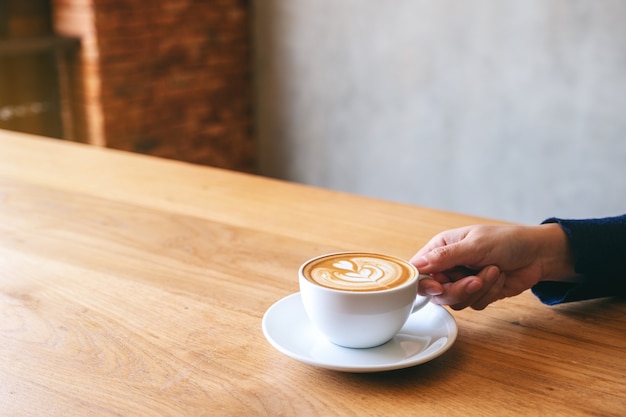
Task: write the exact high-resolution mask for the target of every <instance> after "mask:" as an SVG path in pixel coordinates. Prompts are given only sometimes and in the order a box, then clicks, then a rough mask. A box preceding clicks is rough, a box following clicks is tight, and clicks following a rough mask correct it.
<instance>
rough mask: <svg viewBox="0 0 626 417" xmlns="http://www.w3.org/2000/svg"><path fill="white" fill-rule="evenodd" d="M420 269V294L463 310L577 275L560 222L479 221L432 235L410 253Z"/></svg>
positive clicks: (477, 308) (482, 307) (483, 306)
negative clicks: (498, 222) (517, 224)
mask: <svg viewBox="0 0 626 417" xmlns="http://www.w3.org/2000/svg"><path fill="white" fill-rule="evenodd" d="M410 262H411V263H413V264H414V265H415V266H416V267H417V268H418V269H419V271H420V273H422V274H429V275H431V277H432V279H424V280H421V281H420V283H419V292H420V294H422V295H425V294H429V295H432V296H433V302H435V303H437V304H446V305H450V306H451V307H452V308H453V309H456V310H460V309H463V308H466V307H471V308H473V309H476V310H482V309H484V308H485V307H487V306H488V305H489V304H491V303H492V302H494V301H497V300H499V299H502V298H505V297H511V296H514V295H517V294H520V293H521V292H523V291H525V290H526V289H528V288H530V287H532V286H533V285H534V284H536V283H537V282H538V281H540V280H547V279H553V280H560V279H565V278H568V277H570V276H572V275H574V272H573V257H572V255H571V250H570V249H569V244H568V242H567V237H566V236H565V234H564V232H563V231H562V230H561V228H560V226H558V225H556V224H546V225H541V226H513V225H477V226H468V227H463V228H459V229H453V230H448V231H445V232H442V233H439V234H438V235H436V236H435V237H433V238H432V239H431V240H430V242H428V243H427V244H426V246H424V247H423V248H422V249H420V250H419V251H418V252H417V253H416V254H415V255H414V256H413V258H411V261H410Z"/></svg>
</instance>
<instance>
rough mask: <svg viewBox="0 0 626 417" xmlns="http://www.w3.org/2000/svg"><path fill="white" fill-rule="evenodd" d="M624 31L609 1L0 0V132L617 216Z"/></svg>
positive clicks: (440, 195) (559, 212)
mask: <svg viewBox="0 0 626 417" xmlns="http://www.w3.org/2000/svg"><path fill="white" fill-rule="evenodd" d="M625 20H626V3H625V2H623V1H621V0H603V1H597V0H510V1H507V2H502V1H499V0H439V1H437V2H432V1H426V0H390V1H386V2H380V1H374V0H370V1H366V0H360V1H357V0H339V1H337V0H297V1H293V0H256V1H244V0H214V1H199V0H196V1H194V0H170V1H154V2H145V1H142V0H0V128H4V129H13V130H22V131H30V132H31V133H36V134H42V135H45V136H53V137H63V138H64V139H67V140H76V141H81V142H87V143H92V144H94V145H97V146H109V147H113V148H119V149H126V150H131V151H136V152H142V153H147V154H153V155H157V156H162V157H167V158H174V159H179V160H184V161H189V162H193V163H201V164H207V165H212V166H219V167H223V168H227V169H234V170H239V171H244V172H254V173H259V174H262V175H267V176H272V177H276V178H281V179H286V180H290V181H297V182H302V183H306V184H311V185H315V186H320V187H325V188H331V189H336V190H341V191H347V192H353V193H358V194H363V195H367V196H371V197H376V198H382V199H387V200H392V201H399V202H408V203H413V204H418V205H423V206H428V207H434V208H438V209H444V210H450V211H458V212H462V213H467V214H474V215H478V216H485V217H493V218H497V219H502V220H510V221H515V222H521V223H538V222H540V221H541V220H543V219H544V218H546V217H549V216H553V215H555V216H561V217H595V216H608V215H613V214H621V213H624V212H626V209H625V208H626V25H624V24H623V22H624V21H625ZM0 152H1V144H0ZM366 209H367V208H364V210H366Z"/></svg>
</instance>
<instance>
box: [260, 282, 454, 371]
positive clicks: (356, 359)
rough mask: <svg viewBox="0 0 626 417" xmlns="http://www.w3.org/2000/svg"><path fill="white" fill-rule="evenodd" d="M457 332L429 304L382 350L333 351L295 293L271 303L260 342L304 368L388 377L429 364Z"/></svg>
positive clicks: (450, 321)
mask: <svg viewBox="0 0 626 417" xmlns="http://www.w3.org/2000/svg"><path fill="white" fill-rule="evenodd" d="M457 331H458V330H457V326H456V322H455V321H454V318H453V317H452V315H451V314H450V313H449V312H448V311H447V310H446V309H444V308H443V307H441V306H438V305H436V304H430V303H429V304H427V305H426V306H424V307H423V308H422V309H421V310H419V311H418V312H416V313H414V314H413V315H411V317H409V320H408V321H407V323H406V324H405V325H404V327H403V328H402V329H401V330H400V332H399V333H398V334H397V335H396V336H395V337H394V338H393V339H391V340H390V341H389V342H387V343H385V344H384V345H381V346H378V347H375V348H370V349H350V348H345V347H341V346H337V345H334V344H333V343H331V342H329V341H328V340H327V339H326V338H325V337H324V336H323V335H322V334H321V333H319V332H318V331H317V329H315V328H314V327H313V324H311V322H310V321H309V318H308V316H307V314H306V312H305V311H304V306H303V305H302V299H301V298H300V293H295V294H292V295H290V296H287V297H285V298H283V299H282V300H280V301H278V302H276V303H275V304H274V305H272V306H271V307H270V308H269V309H268V310H267V311H266V312H265V315H264V316H263V333H264V334H265V338H266V339H267V340H268V341H269V342H270V344H271V345H272V346H274V347H275V348H276V349H278V350H279V351H280V352H282V353H284V354H285V355H287V356H289V357H291V358H293V359H296V360H298V361H300V362H304V363H306V364H309V365H314V366H319V367H321V368H326V369H333V370H337V371H344V372H380V371H390V370H394V369H401V368H407V367H410V366H415V365H419V364H421V363H424V362H428V361H430V360H432V359H434V358H436V357H438V356H439V355H441V354H443V353H444V352H445V351H446V350H448V349H449V348H450V346H452V344H453V343H454V341H455V340H456V336H457Z"/></svg>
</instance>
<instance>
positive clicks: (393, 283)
mask: <svg viewBox="0 0 626 417" xmlns="http://www.w3.org/2000/svg"><path fill="white" fill-rule="evenodd" d="M302 275H303V276H304V277H305V278H306V279H307V280H309V281H311V282H313V283H315V284H318V285H320V286H323V287H326V288H331V289H335V290H342V291H354V292H371V291H382V290H389V289H392V288H397V287H401V286H403V285H405V284H406V283H408V282H410V281H412V280H414V279H415V277H416V276H417V271H416V270H415V268H413V267H412V265H410V264H408V263H407V262H406V261H403V260H400V259H397V258H394V257H392V256H387V255H379V254H373V253H358V252H355V253H337V254H330V255H325V256H321V257H319V258H316V259H313V260H311V261H310V262H308V263H307V264H305V265H304V266H303V268H302Z"/></svg>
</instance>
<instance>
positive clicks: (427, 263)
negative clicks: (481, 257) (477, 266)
mask: <svg viewBox="0 0 626 417" xmlns="http://www.w3.org/2000/svg"><path fill="white" fill-rule="evenodd" d="M475 258H476V256H475V251H472V250H471V248H468V245H464V244H463V242H457V243H453V244H450V245H445V246H438V247H436V248H433V249H431V250H430V251H428V252H426V253H424V254H422V256H420V257H418V258H416V259H412V260H411V261H412V263H413V265H415V267H417V268H418V269H419V271H420V272H421V273H423V274H432V273H434V272H441V271H446V270H448V269H452V268H454V267H455V266H460V265H472V264H474V263H475V261H476V259H475Z"/></svg>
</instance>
